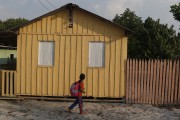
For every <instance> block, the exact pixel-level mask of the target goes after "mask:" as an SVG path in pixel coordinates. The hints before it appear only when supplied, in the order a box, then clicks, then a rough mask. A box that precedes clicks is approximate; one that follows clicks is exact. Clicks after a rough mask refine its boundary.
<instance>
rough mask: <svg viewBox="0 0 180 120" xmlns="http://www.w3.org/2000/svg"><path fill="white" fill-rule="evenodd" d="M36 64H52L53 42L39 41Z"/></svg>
mask: <svg viewBox="0 0 180 120" xmlns="http://www.w3.org/2000/svg"><path fill="white" fill-rule="evenodd" d="M38 65H46V66H53V65H54V42H50V41H48V42H47V41H40V42H39V53H38Z"/></svg>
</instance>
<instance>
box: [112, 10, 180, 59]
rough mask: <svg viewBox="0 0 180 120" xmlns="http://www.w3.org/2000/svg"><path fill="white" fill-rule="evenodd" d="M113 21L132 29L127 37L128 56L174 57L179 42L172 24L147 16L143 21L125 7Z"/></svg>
mask: <svg viewBox="0 0 180 120" xmlns="http://www.w3.org/2000/svg"><path fill="white" fill-rule="evenodd" d="M113 21H114V22H115V23H117V24H120V25H123V26H126V27H127V28H129V29H131V30H132V31H134V32H133V33H132V34H130V35H129V38H128V40H129V41H128V57H129V58H145V59H151V58H175V56H176V54H177V53H178V52H179V51H178V50H177V49H179V48H177V47H176V46H177V43H179V40H178V39H177V38H178V37H177V36H176V32H175V30H174V29H173V26H171V27H170V28H168V25H167V24H165V25H164V24H160V20H159V19H158V20H156V21H154V20H153V19H152V18H150V17H148V18H147V19H146V20H145V21H144V22H143V21H142V20H141V18H140V17H138V16H137V15H136V14H135V12H132V11H130V10H129V9H126V10H125V12H124V13H123V14H121V15H116V16H115V18H114V19H113Z"/></svg>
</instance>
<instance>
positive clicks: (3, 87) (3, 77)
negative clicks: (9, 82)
mask: <svg viewBox="0 0 180 120" xmlns="http://www.w3.org/2000/svg"><path fill="white" fill-rule="evenodd" d="M4 81H5V75H4V71H2V84H1V85H2V96H4V89H5V86H4Z"/></svg>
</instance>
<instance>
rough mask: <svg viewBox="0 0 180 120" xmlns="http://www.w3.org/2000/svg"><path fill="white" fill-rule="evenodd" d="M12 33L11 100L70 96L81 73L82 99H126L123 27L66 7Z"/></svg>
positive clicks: (124, 33)
mask: <svg viewBox="0 0 180 120" xmlns="http://www.w3.org/2000/svg"><path fill="white" fill-rule="evenodd" d="M13 30H14V31H15V32H16V33H17V70H16V71H15V72H16V75H14V77H15V81H14V82H13V83H14V88H15V91H14V94H15V95H30V96H70V91H69V87H70V85H71V84H72V83H73V82H75V81H77V80H79V75H80V74H81V73H84V74H85V75H86V79H85V81H84V82H85V91H86V94H85V96H87V97H99V98H101V97H102V98H121V97H123V96H125V69H124V68H125V61H126V59H127V42H128V38H127V32H128V31H129V30H128V29H127V28H125V27H123V26H119V25H117V24H115V23H113V22H111V21H109V20H107V19H104V18H102V17H100V16H98V15H96V14H94V13H91V12H89V11H87V10H85V9H82V8H80V7H79V6H77V5H74V4H71V3H70V4H67V5H64V6H62V7H60V8H59V9H56V10H54V11H52V12H49V13H47V14H45V15H42V16H40V17H38V18H35V19H33V20H31V21H29V22H27V23H26V24H24V25H21V26H19V27H17V28H15V29H13ZM2 75H3V74H1V76H2Z"/></svg>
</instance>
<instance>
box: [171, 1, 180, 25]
mask: <svg viewBox="0 0 180 120" xmlns="http://www.w3.org/2000/svg"><path fill="white" fill-rule="evenodd" d="M170 12H172V13H173V16H174V19H175V20H177V21H179V22H180V3H179V4H178V5H176V4H175V5H172V6H171V10H170Z"/></svg>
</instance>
